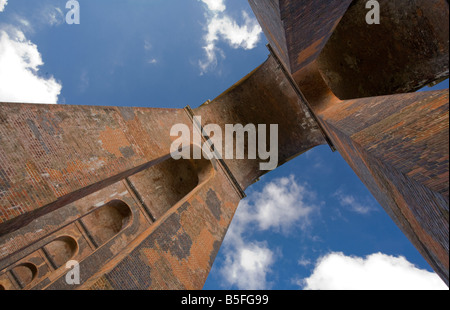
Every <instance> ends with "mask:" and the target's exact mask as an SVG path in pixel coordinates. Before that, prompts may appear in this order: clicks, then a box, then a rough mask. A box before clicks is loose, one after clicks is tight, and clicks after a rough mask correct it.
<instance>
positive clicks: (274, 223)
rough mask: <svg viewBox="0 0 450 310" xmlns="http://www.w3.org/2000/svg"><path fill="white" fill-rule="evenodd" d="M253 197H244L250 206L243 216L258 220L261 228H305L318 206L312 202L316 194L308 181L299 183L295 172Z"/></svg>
mask: <svg viewBox="0 0 450 310" xmlns="http://www.w3.org/2000/svg"><path fill="white" fill-rule="evenodd" d="M250 198H251V199H250V200H247V201H245V200H244V203H243V206H242V208H245V209H246V210H245V211H243V212H242V213H240V216H241V217H243V216H244V217H246V218H247V220H248V221H252V222H254V223H256V224H257V226H258V227H259V229H260V230H268V229H272V230H274V231H277V232H279V231H282V232H284V233H287V232H289V230H290V229H291V228H293V227H294V226H301V228H305V227H307V226H308V225H309V223H310V216H311V215H312V213H313V212H314V211H317V210H318V207H317V206H316V205H314V204H313V203H312V201H313V200H314V199H315V194H314V193H313V192H311V191H309V190H308V189H307V187H306V185H301V184H299V183H297V182H296V180H295V177H294V176H293V175H291V176H290V177H284V178H280V179H276V180H274V181H272V182H270V183H268V184H266V186H265V187H264V188H263V190H262V191H261V192H255V193H252V194H251V197H250Z"/></svg>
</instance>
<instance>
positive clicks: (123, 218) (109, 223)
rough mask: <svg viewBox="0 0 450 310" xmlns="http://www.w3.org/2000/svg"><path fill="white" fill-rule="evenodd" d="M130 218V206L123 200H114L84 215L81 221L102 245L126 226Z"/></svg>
mask: <svg viewBox="0 0 450 310" xmlns="http://www.w3.org/2000/svg"><path fill="white" fill-rule="evenodd" d="M130 219H131V210H130V207H129V206H128V205H127V204H126V203H125V202H123V201H121V200H113V201H110V202H109V203H107V204H105V205H104V206H102V207H100V208H99V209H97V210H95V211H94V212H92V213H90V214H89V215H87V216H85V217H83V218H82V219H81V221H82V222H83V224H84V226H85V227H86V229H87V231H88V232H89V234H90V235H91V237H92V239H93V240H94V241H95V243H96V245H97V246H101V245H102V244H104V243H106V242H107V241H108V240H109V239H111V238H112V237H114V236H115V235H117V234H118V233H119V232H120V231H121V230H122V229H123V228H125V227H126V226H127V225H128V223H129V222H130Z"/></svg>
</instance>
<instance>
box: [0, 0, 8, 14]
mask: <svg viewBox="0 0 450 310" xmlns="http://www.w3.org/2000/svg"><path fill="white" fill-rule="evenodd" d="M7 4H8V0H0V12H3V10H4V9H5V6H6V5H7Z"/></svg>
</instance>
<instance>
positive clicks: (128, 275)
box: [105, 251, 152, 290]
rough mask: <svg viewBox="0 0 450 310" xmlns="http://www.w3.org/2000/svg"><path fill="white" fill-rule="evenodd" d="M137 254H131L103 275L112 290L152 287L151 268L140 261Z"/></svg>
mask: <svg viewBox="0 0 450 310" xmlns="http://www.w3.org/2000/svg"><path fill="white" fill-rule="evenodd" d="M139 254H140V253H139V252H136V251H135V252H133V253H132V254H131V255H129V256H127V257H126V258H125V259H124V260H123V261H122V262H121V263H120V264H119V265H118V266H117V267H116V268H114V270H112V271H111V272H110V273H108V274H107V275H105V278H106V279H107V280H108V281H109V283H111V285H112V287H113V288H114V289H127V290H143V289H148V288H149V287H150V286H151V285H152V276H151V273H152V268H151V267H150V266H148V265H147V264H146V263H145V262H143V261H142V260H141V258H140V255H139Z"/></svg>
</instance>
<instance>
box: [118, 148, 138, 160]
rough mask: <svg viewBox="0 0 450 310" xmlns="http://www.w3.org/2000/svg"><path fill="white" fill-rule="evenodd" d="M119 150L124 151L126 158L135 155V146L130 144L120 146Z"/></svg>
mask: <svg viewBox="0 0 450 310" xmlns="http://www.w3.org/2000/svg"><path fill="white" fill-rule="evenodd" d="M119 150H120V153H122V155H123V157H125V158H130V157H133V156H134V155H135V153H134V151H133V148H132V147H130V146H126V147H120V148H119Z"/></svg>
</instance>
